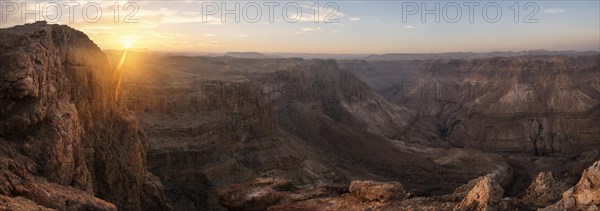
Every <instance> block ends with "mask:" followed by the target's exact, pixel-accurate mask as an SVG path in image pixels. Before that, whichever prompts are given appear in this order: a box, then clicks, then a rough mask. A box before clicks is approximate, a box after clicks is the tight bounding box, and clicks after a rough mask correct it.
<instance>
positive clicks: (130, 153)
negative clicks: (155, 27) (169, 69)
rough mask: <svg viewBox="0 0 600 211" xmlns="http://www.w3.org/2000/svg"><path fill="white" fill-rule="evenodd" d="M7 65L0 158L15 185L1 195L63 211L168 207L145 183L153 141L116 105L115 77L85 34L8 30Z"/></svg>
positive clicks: (1, 33)
mask: <svg viewBox="0 0 600 211" xmlns="http://www.w3.org/2000/svg"><path fill="white" fill-rule="evenodd" d="M0 64H1V66H0V104H1V105H0V107H1V109H2V110H0V142H1V145H2V149H1V150H0V157H1V158H2V162H3V164H2V165H8V166H9V167H8V168H4V167H3V168H2V170H3V171H4V172H5V177H4V178H5V179H6V181H11V182H9V183H8V184H7V185H6V186H5V185H3V186H2V188H0V194H2V195H6V196H10V197H18V196H21V197H24V198H27V199H29V200H31V201H33V202H35V203H38V204H40V205H42V206H46V207H50V208H56V209H87V208H90V209H92V207H96V208H93V209H108V210H110V209H116V207H114V205H111V204H108V203H106V202H104V201H102V200H99V199H97V198H93V197H94V196H96V197H99V198H102V199H104V200H106V201H109V202H111V203H114V204H115V205H117V207H119V208H120V209H125V210H142V209H165V208H167V206H166V204H165V202H164V198H163V197H164V196H163V195H162V192H161V191H158V189H159V186H158V184H159V183H158V184H156V183H149V182H148V181H147V178H148V177H150V174H149V173H147V172H146V170H145V165H146V164H145V157H146V145H147V143H146V139H147V137H146V135H145V133H144V132H143V131H142V130H141V129H140V128H139V127H138V125H137V121H136V119H135V117H134V116H133V115H132V113H130V112H128V111H126V110H124V109H122V108H119V107H118V106H117V104H116V103H115V102H114V100H113V97H112V96H111V91H110V89H109V86H110V85H111V81H114V80H113V71H112V70H111V69H110V68H109V66H108V62H107V60H106V57H105V55H104V53H103V52H102V51H101V50H100V49H99V48H98V47H97V46H96V45H95V44H94V43H93V42H92V41H90V40H89V39H88V37H87V36H86V35H85V34H83V33H82V32H79V31H76V30H73V29H72V28H69V27H67V26H59V25H47V24H46V23H44V22H38V23H35V24H27V25H24V26H16V27H13V28H7V29H0ZM10 166H16V167H10ZM18 166H22V167H18ZM19 169H20V170H19ZM17 178H20V179H17ZM43 180H47V182H45V181H43ZM153 188H155V189H154V190H157V191H148V189H153ZM39 191H42V192H41V193H40V192H39ZM37 194H42V195H37ZM44 194H48V197H45V196H44V197H42V196H43V195H44ZM61 194H64V196H63V195H61ZM72 197H75V198H72ZM84 199H85V200H84ZM65 200H66V201H65ZM86 201H89V202H86ZM90 204H91V205H90ZM88 205H89V206H88ZM148 205H149V206H150V207H148Z"/></svg>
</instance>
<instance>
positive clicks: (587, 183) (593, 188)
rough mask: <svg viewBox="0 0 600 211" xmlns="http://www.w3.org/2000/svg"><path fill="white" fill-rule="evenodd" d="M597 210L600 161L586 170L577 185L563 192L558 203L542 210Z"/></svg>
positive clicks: (599, 200)
mask: <svg viewBox="0 0 600 211" xmlns="http://www.w3.org/2000/svg"><path fill="white" fill-rule="evenodd" d="M598 209H600V161H596V162H595V163H594V164H593V165H592V166H590V167H589V168H587V169H586V170H585V171H584V172H583V174H582V175H581V179H580V180H579V182H578V183H577V185H575V186H574V187H572V188H570V189H569V190H567V191H565V192H564V193H563V194H562V199H561V200H560V201H559V202H557V203H556V204H554V205H552V206H548V207H546V208H544V209H543V210H598Z"/></svg>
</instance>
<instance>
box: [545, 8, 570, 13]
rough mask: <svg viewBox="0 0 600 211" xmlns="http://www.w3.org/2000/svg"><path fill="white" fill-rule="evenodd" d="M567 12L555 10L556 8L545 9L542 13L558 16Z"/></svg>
mask: <svg viewBox="0 0 600 211" xmlns="http://www.w3.org/2000/svg"><path fill="white" fill-rule="evenodd" d="M566 11H567V10H565V9H557V8H548V9H545V10H544V11H542V12H543V13H548V14H559V13H564V12H566Z"/></svg>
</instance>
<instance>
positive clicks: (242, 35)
mask: <svg viewBox="0 0 600 211" xmlns="http://www.w3.org/2000/svg"><path fill="white" fill-rule="evenodd" d="M235 37H241V38H244V37H248V35H247V34H238V35H235Z"/></svg>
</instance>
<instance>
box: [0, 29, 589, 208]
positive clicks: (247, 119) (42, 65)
mask: <svg viewBox="0 0 600 211" xmlns="http://www.w3.org/2000/svg"><path fill="white" fill-rule="evenodd" d="M0 38H1V39H0V64H2V66H1V67H0V74H1V75H0V77H2V78H0V89H2V91H1V95H0V104H1V105H2V106H1V108H2V110H1V112H0V142H2V145H1V146H2V147H0V166H1V168H0V171H1V172H2V173H1V174H0V208H1V209H8V210H11V209H15V210H18V209H21V210H28V209H40V210H42V209H59V210H62V209H87V210H116V209H121V210H226V209H230V210H290V209H295V210H321V209H326V210H368V209H375V210H421V209H429V210H448V209H455V210H505V209H538V208H540V209H548V210H556V209H558V210H561V209H562V210H576V209H588V210H593V209H597V208H598V206H600V205H599V203H600V194H599V193H598V185H600V181H599V180H598V178H600V171H598V165H600V164H598V162H597V161H599V160H600V126H598V124H597V122H598V120H599V118H600V93H599V92H598V90H599V89H600V67H599V63H600V55H599V54H598V53H597V52H560V53H557V52H535V53H533V54H534V55H530V54H526V55H512V54H511V55H508V56H506V55H503V54H499V55H498V54H490V55H479V56H476V55H471V54H468V55H466V56H465V55H463V54H460V55H463V57H461V56H459V57H456V58H455V57H447V56H448V55H441V56H442V57H443V58H439V57H435V56H431V55H426V56H422V57H419V56H418V55H409V56H404V57H407V58H404V57H402V56H400V58H398V57H399V56H398V55H380V56H370V57H369V58H370V59H369V58H362V59H360V58H359V59H337V60H334V59H302V58H267V57H263V56H262V55H261V56H257V55H255V54H251V53H232V54H231V55H238V57H251V58H236V57H231V56H227V55H226V56H215V57H209V56H182V55H172V54H161V53H156V52H148V51H135V50H129V51H120V50H105V51H101V50H100V49H99V48H98V47H97V46H96V45H95V44H94V43H93V42H92V41H91V40H89V39H88V38H87V36H86V35H85V34H83V33H82V32H79V31H76V30H74V29H72V28H69V27H67V26H60V25H49V24H46V23H42V22H38V23H35V24H27V25H24V26H16V27H13V28H7V29H0ZM415 57H417V58H415ZM118 72H122V76H121V75H120V74H118ZM121 77H122V79H121ZM121 80H122V82H119V81H121Z"/></svg>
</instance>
